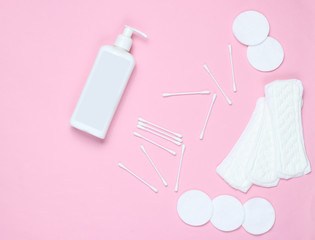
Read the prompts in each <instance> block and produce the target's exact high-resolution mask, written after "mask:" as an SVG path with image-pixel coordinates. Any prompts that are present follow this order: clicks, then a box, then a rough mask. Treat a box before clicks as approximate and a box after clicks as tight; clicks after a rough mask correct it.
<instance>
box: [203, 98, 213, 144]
mask: <svg viewBox="0 0 315 240" xmlns="http://www.w3.org/2000/svg"><path fill="white" fill-rule="evenodd" d="M216 97H217V94H213V98H212V102H211V105H210V108H209V111H208V114H207V118H206V121H205V124H204V126H203V129H202V131H201V134H200V140H202V139H203V135H204V134H205V129H206V126H207V123H208V120H209V116H210V113H211V110H212V107H213V104H214V101H215V99H216Z"/></svg>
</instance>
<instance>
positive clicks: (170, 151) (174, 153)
mask: <svg viewBox="0 0 315 240" xmlns="http://www.w3.org/2000/svg"><path fill="white" fill-rule="evenodd" d="M133 134H134V135H135V136H137V137H139V138H142V139H143V140H146V141H147V142H149V143H152V144H153V145H155V146H157V147H159V148H162V149H164V150H165V151H167V152H169V153H170V154H173V155H174V156H175V155H176V152H174V151H173V150H170V149H168V148H166V147H163V146H162V145H160V144H158V143H156V142H153V141H152V140H150V139H148V138H146V137H144V136H142V135H141V134H139V133H137V132H133Z"/></svg>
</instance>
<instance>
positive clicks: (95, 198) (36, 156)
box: [0, 0, 315, 240]
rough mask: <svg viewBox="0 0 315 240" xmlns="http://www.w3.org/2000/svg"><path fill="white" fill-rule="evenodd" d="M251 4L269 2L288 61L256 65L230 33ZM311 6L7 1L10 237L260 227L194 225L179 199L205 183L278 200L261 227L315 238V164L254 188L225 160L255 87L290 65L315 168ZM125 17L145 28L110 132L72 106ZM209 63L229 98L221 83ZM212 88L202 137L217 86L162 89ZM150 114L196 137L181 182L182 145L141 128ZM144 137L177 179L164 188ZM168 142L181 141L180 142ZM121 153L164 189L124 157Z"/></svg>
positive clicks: (5, 151) (3, 8)
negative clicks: (241, 184) (229, 178)
mask: <svg viewBox="0 0 315 240" xmlns="http://www.w3.org/2000/svg"><path fill="white" fill-rule="evenodd" d="M245 10H258V11H260V12H262V13H263V14H264V15H265V16H266V17H267V19H268V20H269V23H270V26H271V30H270V36H272V37H274V38H276V39H277V40H279V41H280V42H281V44H282V45H283V47H284V50H285V60H284V62H283V64H282V65H281V67H280V68H279V69H278V70H276V71H274V72H270V73H261V72H258V71H256V70H255V69H253V68H252V67H251V66H250V65H249V63H248V61H247V59H246V47H245V46H243V45H241V44H240V43H239V42H237V40H236V39H235V38H234V36H233V34H232V22H233V19H234V18H235V17H236V16H237V15H238V14H239V13H240V12H242V11H245ZM314 16H315V2H314V1H311V0H308V1H307V0H305V1H301V0H278V1H272V0H265V1H258V0H254V1H253V0H242V1H228V0H221V1H214V0H208V1H206V0H204V1H140V0H134V1H127V0H119V1H96V0H90V1H35V0H34V1H1V2H0V31H1V37H0V66H1V67H0V91H1V94H0V112H1V118H0V126H1V142H0V146H1V151H0V239H1V240H43V239H45V240H56V239H67V240H81V239H89V240H90V239H152V240H155V239H182V240H186V239H216V240H225V239H242V240H247V239H253V238H254V236H252V235H250V234H248V233H247V232H246V231H245V230H244V229H243V228H240V229H238V230H236V231H234V232H231V233H224V232H221V231H219V230H217V229H215V228H214V227H213V226H212V225H211V224H210V223H208V224H206V225H205V226H202V227H190V226H188V225H186V224H184V223H183V222H182V221H181V220H180V219H179V217H178V216H177V211H176V204H177V199H178V198H179V196H180V195H181V194H182V193H183V192H185V191H187V190H189V189H200V190H203V191H204V192H206V193H207V194H208V195H209V196H210V197H211V198H212V199H213V198H214V197H216V196H217V195H221V194H231V195H233V196H235V197H237V198H238V199H239V200H240V201H241V202H242V203H245V202H246V201H247V200H248V199H250V198H252V197H256V196H260V197H264V198H266V199H268V200H269V201H270V202H271V203H272V204H273V206H274V207H275V210H276V214H277V215H276V223H275V225H274V227H273V229H272V230H271V231H270V232H268V233H267V234H265V235H262V236H259V237H257V239H268V240H276V239H277V240H279V239H286V240H296V239H301V240H311V239H315V233H314V230H313V229H314V225H315V217H314V216H315V199H314V198H315V187H314V186H315V177H314V174H313V173H311V174H309V175H307V176H304V177H301V178H297V179H292V180H289V181H284V180H281V181H280V183H279V185H278V186H277V187H275V188H271V189H267V188H260V187H256V186H255V187H252V188H251V189H250V190H249V192H248V193H247V194H244V193H241V192H239V191H236V190H234V189H232V188H231V187H230V186H228V185H227V184H226V183H225V182H224V181H223V180H222V179H221V178H220V177H219V176H218V175H217V174H216V173H215V168H216V166H217V165H218V164H219V163H220V162H221V161H222V160H223V159H224V157H225V156H226V155H227V154H228V153H229V151H230V150H231V148H232V147H233V145H234V144H235V142H236V141H237V139H238V137H239V136H240V134H241V133H242V131H243V130H244V128H245V126H246V124H247V122H248V120H249V118H250V115H251V113H252V111H253V109H254V106H255V103H256V100H257V99H258V98H259V97H261V96H263V95H264V85H265V84H267V83H269V82H271V81H273V80H275V79H287V78H298V79H300V80H301V81H302V82H303V85H304V88H305V91H304V107H303V112H302V113H303V124H304V135H305V144H306V150H307V153H308V157H309V159H310V161H311V165H312V166H313V167H314V156H315V150H314V144H315V138H314V135H315V127H314V123H315V113H314V107H315V94H314V91H315V80H314V56H315V34H314V33H315V32H314V31H315V30H314V29H315V25H314V24H315V18H314ZM124 24H128V25H130V26H132V27H135V28H138V29H140V30H142V31H143V32H145V33H147V34H148V36H149V38H148V39H146V40H144V39H141V37H134V45H133V49H132V53H133V54H134V56H135V58H136V62H137V63H136V69H135V71H134V73H133V75H132V77H131V79H130V82H129V84H128V87H127V89H126V92H125V94H124V97H123V99H122V101H121V104H120V106H119V109H118V111H117V112H116V115H115V117H114V120H113V123H112V125H111V128H110V130H109V132H108V135H107V138H106V139H105V140H104V141H101V140H98V139H96V138H94V137H92V136H88V135H87V134H84V133H82V132H79V131H78V130H75V129H73V128H71V127H70V126H69V119H70V116H71V114H72V111H73V110H74V107H75V104H76V102H77V100H78V98H79V95H80V93H81V90H82V88H83V86H84V84H85V80H86V78H87V76H88V74H89V72H90V69H91V67H92V65H93V62H94V59H95V57H96V54H97V52H98V50H99V48H100V47H101V46H102V45H112V44H113V43H114V41H115V38H116V36H117V35H118V34H119V33H121V32H122V31H123V25H124ZM229 43H231V44H232V46H233V53H234V65H235V76H236V81H237V87H238V92H237V93H236V94H234V93H233V92H232V78H231V72H230V65H229V64H230V62H229V57H228V56H229V55H228V44H229ZM204 63H207V64H208V66H209V67H210V69H211V71H212V73H213V75H214V76H215V77H216V78H217V80H218V81H219V82H220V84H221V85H222V87H223V88H224V89H225V90H226V93H227V95H228V96H229V97H230V98H231V100H232V102H233V106H228V105H227V103H226V101H225V99H224V98H223V97H222V95H221V94H220V93H219V92H218V90H217V87H216V86H215V85H214V83H213V81H212V80H211V79H210V78H209V76H208V75H207V73H206V72H205V71H204V69H203V68H202V65H203V64H204ZM205 89H210V90H211V91H212V92H217V93H218V98H217V101H216V104H215V106H214V108H213V112H212V115H211V117H210V119H209V123H208V127H207V129H206V133H205V137H204V140H203V141H200V140H199V134H200V132H201V129H202V126H203V123H204V120H205V117H206V114H207V110H208V108H209V105H210V102H211V98H212V96H195V97H189V96H187V97H177V98H175V97H174V98H166V99H163V98H162V97H161V94H162V93H163V92H179V91H193V90H205ZM140 116H142V117H143V118H145V119H148V120H151V121H153V122H156V123H160V124H161V125H164V126H166V127H168V128H170V129H174V130H175V131H178V132H180V133H182V134H183V135H184V142H185V144H186V146H187V149H186V153H185V157H184V160H183V165H182V173H181V178H180V184H179V192H178V193H175V192H174V186H175V181H176V174H177V168H178V163H179V156H177V157H173V156H171V155H170V154H168V153H167V152H164V151H162V150H160V149H157V148H155V147H154V146H151V145H149V144H147V143H145V142H143V141H141V140H140V139H138V138H135V137H134V136H133V135H132V132H133V131H135V130H136V124H137V118H138V117H140ZM139 131H140V130H139ZM146 136H149V135H148V134H146ZM152 139H154V140H157V141H160V140H159V139H158V138H154V137H152ZM160 142H161V141H160ZM140 144H143V145H144V146H145V147H146V149H147V151H148V153H149V154H150V155H151V157H152V158H153V160H154V161H155V163H156V165H157V166H158V168H159V169H160V171H161V173H162V175H163V176H164V177H165V179H166V180H167V182H168V183H169V186H168V187H167V188H165V187H164V186H163V185H162V183H161V181H160V179H159V178H158V176H157V175H156V173H155V172H154V170H153V168H152V167H151V166H150V163H149V162H148V161H147V159H146V157H145V155H144V154H143V153H142V152H141V150H140V147H139V146H140ZM163 144H164V145H166V146H167V147H169V148H172V149H175V150H176V151H177V152H178V153H179V151H180V148H178V147H176V146H175V145H172V143H170V144H168V143H166V142H164V141H163ZM118 162H122V163H123V164H124V165H126V166H127V167H129V168H130V169H132V170H133V171H134V172H136V173H137V174H139V175H140V176H141V177H143V178H144V179H146V180H147V181H148V182H150V183H151V184H152V185H153V186H155V187H157V188H158V189H159V193H158V194H155V193H153V192H152V191H151V190H150V189H149V188H147V187H146V186H144V185H143V184H141V183H139V182H138V181H137V180H136V179H135V178H133V177H132V176H130V175H129V174H127V173H126V172H124V171H122V170H121V169H119V168H118V166H117V164H118ZM255 238H256V237H255Z"/></svg>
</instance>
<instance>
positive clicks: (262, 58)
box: [247, 37, 284, 72]
mask: <svg viewBox="0 0 315 240" xmlns="http://www.w3.org/2000/svg"><path fill="white" fill-rule="evenodd" d="M247 59H248V61H249V63H250V64H251V65H252V66H253V67H254V68H256V69H257V70H259V71H263V72H269V71H273V70H275V69H277V68H278V67H279V66H280V65H281V63H282V61H283V59H284V52H283V48H282V46H281V44H280V43H279V42H278V41H277V40H276V39H274V38H272V37H268V38H267V39H266V40H265V41H264V42H262V43H261V44H259V45H256V46H249V47H248V48H247Z"/></svg>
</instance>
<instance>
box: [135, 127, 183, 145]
mask: <svg viewBox="0 0 315 240" xmlns="http://www.w3.org/2000/svg"><path fill="white" fill-rule="evenodd" d="M138 125H140V126H143V127H145V128H149V129H151V130H153V131H155V132H158V133H161V134H163V135H165V136H167V137H170V138H173V139H174V140H176V141H177V142H183V139H181V138H179V137H175V136H174V135H171V134H168V133H166V132H162V131H160V130H159V129H156V128H154V127H151V126H149V125H148V124H145V123H144V122H138Z"/></svg>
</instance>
